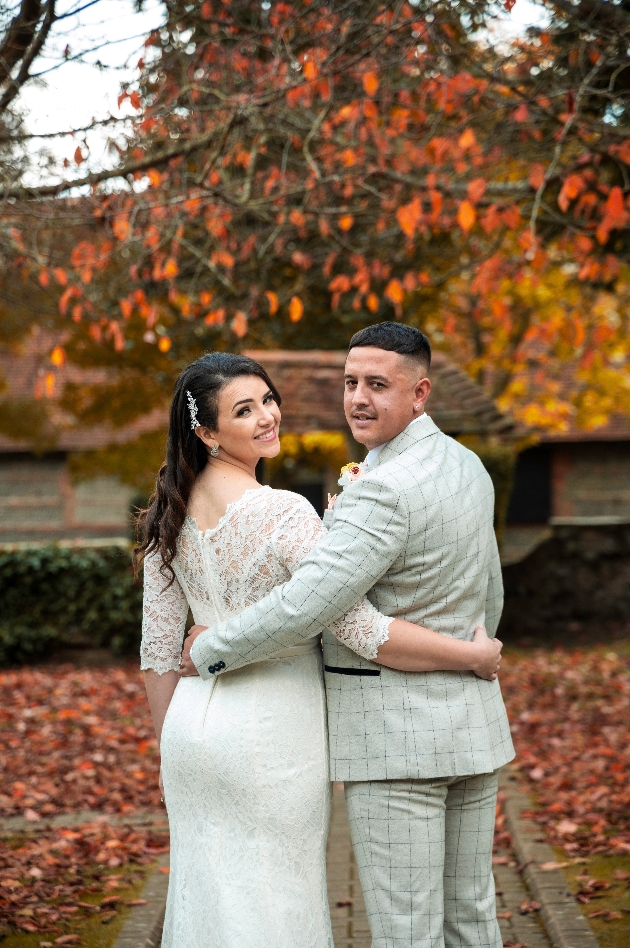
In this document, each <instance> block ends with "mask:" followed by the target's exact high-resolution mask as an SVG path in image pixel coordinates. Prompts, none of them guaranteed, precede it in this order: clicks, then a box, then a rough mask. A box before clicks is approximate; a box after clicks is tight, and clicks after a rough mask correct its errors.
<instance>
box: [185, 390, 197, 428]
mask: <svg viewBox="0 0 630 948" xmlns="http://www.w3.org/2000/svg"><path fill="white" fill-rule="evenodd" d="M186 395H187V397H188V411H189V412H190V427H191V430H192V431H194V430H195V428H197V427H198V426H199V419H198V418H197V402H196V401H195V399H194V398H193V397H192V395H191V394H190V392H189V391H188V389H186Z"/></svg>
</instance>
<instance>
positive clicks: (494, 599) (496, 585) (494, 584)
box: [486, 530, 503, 638]
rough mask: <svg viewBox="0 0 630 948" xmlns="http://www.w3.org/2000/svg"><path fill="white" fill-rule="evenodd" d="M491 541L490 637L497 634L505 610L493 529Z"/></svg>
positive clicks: (488, 594)
mask: <svg viewBox="0 0 630 948" xmlns="http://www.w3.org/2000/svg"><path fill="white" fill-rule="evenodd" d="M491 543H492V545H493V550H492V552H491V554H490V568H489V571H488V591H487V593H486V632H487V633H488V635H489V636H490V638H494V636H495V635H496V634H497V627H498V625H499V619H500V618H501V613H502V612H503V575H502V573H501V560H500V559H499V548H498V546H497V541H496V538H495V536H494V530H493V531H492V537H491Z"/></svg>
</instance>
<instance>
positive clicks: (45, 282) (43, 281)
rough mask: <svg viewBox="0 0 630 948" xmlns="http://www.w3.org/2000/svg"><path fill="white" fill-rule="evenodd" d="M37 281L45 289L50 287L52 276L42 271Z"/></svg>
mask: <svg viewBox="0 0 630 948" xmlns="http://www.w3.org/2000/svg"><path fill="white" fill-rule="evenodd" d="M37 279H38V280H39V285H40V286H43V287H44V289H46V287H47V286H49V285H50V276H49V275H48V271H47V270H42V272H41V273H40V275H39V276H38V278H37Z"/></svg>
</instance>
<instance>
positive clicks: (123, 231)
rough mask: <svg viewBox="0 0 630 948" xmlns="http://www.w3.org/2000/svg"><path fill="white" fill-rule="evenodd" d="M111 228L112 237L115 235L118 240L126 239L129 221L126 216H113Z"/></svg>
mask: <svg viewBox="0 0 630 948" xmlns="http://www.w3.org/2000/svg"><path fill="white" fill-rule="evenodd" d="M112 230H113V232H114V237H117V238H118V240H126V239H127V237H128V236H129V230H130V227H129V221H128V220H127V218H126V217H121V216H118V217H115V218H114V221H113V223H112Z"/></svg>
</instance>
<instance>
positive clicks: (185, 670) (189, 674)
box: [179, 625, 208, 678]
mask: <svg viewBox="0 0 630 948" xmlns="http://www.w3.org/2000/svg"><path fill="white" fill-rule="evenodd" d="M207 628H208V626H207V625H193V626H192V627H191V629H190V631H189V632H188V635H187V636H186V640H185V641H184V649H183V651H182V658H181V661H180V664H179V673H180V675H181V676H182V678H193V677H194V676H195V675H197V676H198V675H199V672H198V671H197V667H196V665H195V664H194V662H193V660H192V658H191V657H190V650H191V648H192V644H193V642H194V641H195V639H196V638H197V636H198V635H201V633H202V632H205V631H206V629H207Z"/></svg>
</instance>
